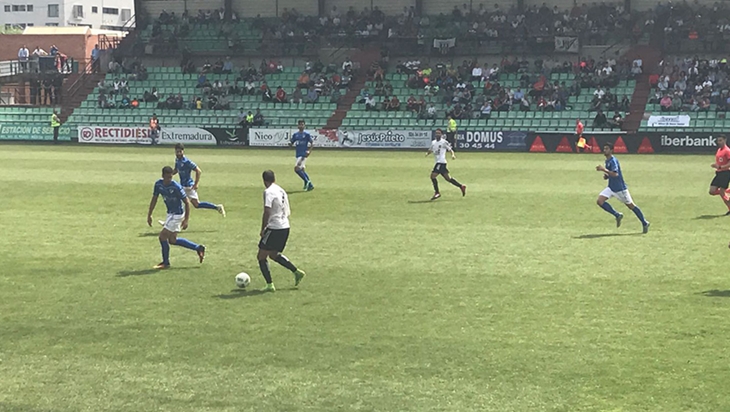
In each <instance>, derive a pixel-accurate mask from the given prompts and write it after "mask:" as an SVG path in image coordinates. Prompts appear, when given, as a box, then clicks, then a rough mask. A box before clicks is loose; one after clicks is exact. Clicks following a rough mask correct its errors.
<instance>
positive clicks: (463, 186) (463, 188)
mask: <svg viewBox="0 0 730 412" xmlns="http://www.w3.org/2000/svg"><path fill="white" fill-rule="evenodd" d="M459 189H461V195H462V196H466V185H461V187H460V188H459Z"/></svg>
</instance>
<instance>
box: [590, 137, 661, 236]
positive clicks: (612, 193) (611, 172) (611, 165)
mask: <svg viewBox="0 0 730 412" xmlns="http://www.w3.org/2000/svg"><path fill="white" fill-rule="evenodd" d="M603 155H604V156H606V165H605V166H603V165H598V166H596V170H597V171H599V172H603V178H604V179H607V180H608V187H606V188H605V189H603V191H602V192H601V193H600V194H599V195H598V200H596V203H598V206H600V207H601V208H602V209H603V210H605V211H606V212H608V213H610V214H612V215H613V216H614V217H615V218H616V227H620V226H621V220H622V219H623V218H624V215H623V214H621V213H619V212H617V211H616V210H614V209H613V207H611V205H610V204H609V203H608V202H607V200H608V199H610V198H612V197H615V198H616V199H618V200H620V201H621V202H623V203H624V204H625V205H626V207H628V208H629V209H631V210H632V211H633V212H634V214H635V215H636V217H637V218H639V221H641V225H642V227H643V232H644V233H648V232H649V222H648V221H647V220H646V219H644V214H643V213H642V212H641V209H639V206H636V205H635V204H634V201H633V200H632V199H631V194H629V189H628V187H627V186H626V182H624V175H623V173H621V165H619V163H618V159H616V157H615V156H614V155H613V145H612V144H611V143H606V144H604V145H603Z"/></svg>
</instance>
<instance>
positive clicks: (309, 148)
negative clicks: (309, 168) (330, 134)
mask: <svg viewBox="0 0 730 412" xmlns="http://www.w3.org/2000/svg"><path fill="white" fill-rule="evenodd" d="M312 149H314V140H313V139H312V138H311V137H310V138H309V143H307V157H309V155H311V154H312Z"/></svg>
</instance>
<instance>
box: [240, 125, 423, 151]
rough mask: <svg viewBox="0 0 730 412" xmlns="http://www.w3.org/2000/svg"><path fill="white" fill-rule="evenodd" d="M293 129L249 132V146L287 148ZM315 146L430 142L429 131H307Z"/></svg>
mask: <svg viewBox="0 0 730 412" xmlns="http://www.w3.org/2000/svg"><path fill="white" fill-rule="evenodd" d="M295 132H296V129H251V130H249V132H248V139H249V145H251V146H266V147H277V146H279V147H281V146H287V145H288V144H289V141H290V140H291V136H292V134H294V133H295ZM307 132H308V133H309V134H311V135H312V137H313V138H314V145H315V146H317V147H351V148H391V149H416V148H418V149H425V148H428V147H429V145H430V143H431V131H430V130H429V131H423V130H390V129H389V130H352V131H342V130H330V129H317V130H307Z"/></svg>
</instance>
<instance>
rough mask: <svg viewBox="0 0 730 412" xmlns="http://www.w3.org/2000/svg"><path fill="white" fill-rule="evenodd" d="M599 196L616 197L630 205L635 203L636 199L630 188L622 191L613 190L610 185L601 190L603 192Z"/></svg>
mask: <svg viewBox="0 0 730 412" xmlns="http://www.w3.org/2000/svg"><path fill="white" fill-rule="evenodd" d="M599 196H603V197H605V198H608V199H610V198H612V197H615V198H616V199H618V200H619V201H621V202H622V203H623V204H625V205H630V204H632V203H634V201H633V200H632V199H631V194H630V193H629V190H628V189H626V190H622V191H620V192H614V191H613V190H611V188H610V187H607V188H605V189H603V191H602V192H601V194H599Z"/></svg>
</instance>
